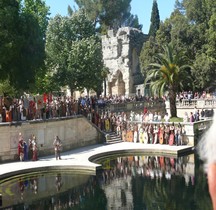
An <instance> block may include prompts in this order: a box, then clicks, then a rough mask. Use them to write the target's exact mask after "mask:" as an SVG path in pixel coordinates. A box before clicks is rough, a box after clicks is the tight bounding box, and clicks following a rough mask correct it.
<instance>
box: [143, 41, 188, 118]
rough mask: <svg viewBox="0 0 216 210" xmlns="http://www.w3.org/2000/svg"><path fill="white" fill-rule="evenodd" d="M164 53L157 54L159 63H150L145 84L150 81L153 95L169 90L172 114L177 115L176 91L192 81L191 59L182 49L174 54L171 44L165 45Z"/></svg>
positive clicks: (161, 94) (156, 57) (162, 93)
mask: <svg viewBox="0 0 216 210" xmlns="http://www.w3.org/2000/svg"><path fill="white" fill-rule="evenodd" d="M163 50H164V53H159V54H156V55H155V59H156V61H158V63H152V64H149V67H150V70H149V71H148V72H147V75H146V79H145V85H146V84H147V82H149V83H150V90H151V92H152V93H153V95H158V96H160V97H161V96H163V95H164V93H165V91H168V96H169V102H170V115H171V117H177V110H176V93H177V91H179V90H181V89H183V84H185V82H189V81H191V75H190V72H189V70H190V69H191V67H190V66H189V65H188V64H189V60H188V58H187V57H186V56H185V54H184V53H183V52H182V51H180V52H177V53H176V54H174V49H173V47H172V46H171V45H166V46H164V47H163Z"/></svg>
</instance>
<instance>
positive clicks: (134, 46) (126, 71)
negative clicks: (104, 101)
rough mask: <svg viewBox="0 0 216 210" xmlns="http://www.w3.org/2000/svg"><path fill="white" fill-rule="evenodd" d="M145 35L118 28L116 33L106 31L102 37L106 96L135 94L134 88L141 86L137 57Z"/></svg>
mask: <svg viewBox="0 0 216 210" xmlns="http://www.w3.org/2000/svg"><path fill="white" fill-rule="evenodd" d="M146 39H147V35H144V34H143V33H142V32H141V31H140V30H138V29H135V28H130V27H124V28H120V29H119V30H118V31H117V33H114V32H113V30H110V31H108V34H107V35H104V36H102V49H103V60H104V64H105V66H106V67H108V69H109V72H110V73H109V74H108V77H107V80H106V93H107V95H108V94H109V95H126V96H130V95H132V94H136V93H137V92H136V86H137V85H140V84H143V80H144V79H143V76H142V74H141V72H140V65H139V55H140V51H141V49H142V45H143V43H144V41H145V40H146Z"/></svg>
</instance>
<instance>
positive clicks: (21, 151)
mask: <svg viewBox="0 0 216 210" xmlns="http://www.w3.org/2000/svg"><path fill="white" fill-rule="evenodd" d="M18 156H19V159H20V161H23V160H24V141H23V138H22V137H20V138H19V143H18Z"/></svg>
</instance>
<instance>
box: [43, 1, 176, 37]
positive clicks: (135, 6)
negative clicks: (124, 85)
mask: <svg viewBox="0 0 216 210" xmlns="http://www.w3.org/2000/svg"><path fill="white" fill-rule="evenodd" d="M45 2H46V5H47V6H50V12H51V16H52V17H53V16H55V15H56V14H60V15H67V7H68V5H70V6H71V7H72V8H73V6H75V3H74V0H45ZM157 3H158V9H159V14H160V19H161V20H162V21H163V20H165V19H166V18H168V17H169V16H170V14H171V13H172V11H173V10H174V5H175V0H157ZM152 4H153V0H132V1H131V7H132V8H131V13H132V14H134V15H137V16H138V18H139V22H140V23H141V24H143V32H144V33H148V31H149V26H150V18H151V11H152Z"/></svg>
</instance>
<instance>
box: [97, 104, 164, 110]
mask: <svg viewBox="0 0 216 210" xmlns="http://www.w3.org/2000/svg"><path fill="white" fill-rule="evenodd" d="M144 107H146V108H147V109H151V108H154V109H155V110H158V111H159V110H161V109H163V110H162V111H161V112H164V110H165V103H164V102H163V101H135V102H126V103H116V104H115V103H114V104H106V105H105V106H104V107H103V108H101V109H104V110H109V111H111V112H122V111H124V112H128V111H131V110H133V111H136V110H137V111H138V110H143V109H144Z"/></svg>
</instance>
